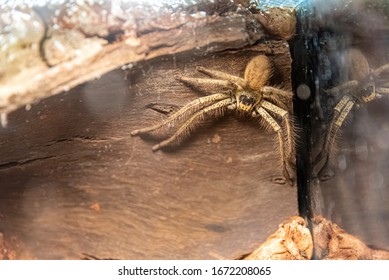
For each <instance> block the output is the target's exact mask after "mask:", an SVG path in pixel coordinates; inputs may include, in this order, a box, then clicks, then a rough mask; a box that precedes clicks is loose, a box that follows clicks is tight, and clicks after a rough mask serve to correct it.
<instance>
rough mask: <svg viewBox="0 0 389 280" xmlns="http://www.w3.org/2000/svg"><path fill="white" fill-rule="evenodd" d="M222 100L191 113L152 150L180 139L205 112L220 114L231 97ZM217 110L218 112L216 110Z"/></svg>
mask: <svg viewBox="0 0 389 280" xmlns="http://www.w3.org/2000/svg"><path fill="white" fill-rule="evenodd" d="M224 98H225V99H224V100H221V101H218V102H216V103H214V104H212V105H209V106H208V107H205V108H203V109H201V110H199V111H198V112H196V113H195V114H194V115H192V116H191V117H190V118H189V119H188V120H187V121H186V122H185V123H184V124H183V125H182V126H181V127H180V128H179V129H178V130H177V131H176V133H174V135H173V136H171V137H170V138H168V139H166V140H164V141H162V142H160V143H159V144H157V145H155V146H154V147H153V148H152V150H153V151H157V150H159V149H160V148H163V147H165V146H168V145H170V144H171V143H173V142H175V141H180V137H181V136H183V135H187V134H188V133H189V131H190V130H191V129H192V128H193V127H194V126H196V124H197V121H198V120H201V119H202V118H203V117H204V116H205V114H207V113H210V112H213V113H215V114H220V115H222V114H223V113H224V112H223V110H222V109H223V108H227V107H228V106H229V105H230V104H231V98H230V97H227V98H226V96H224ZM218 110H219V112H218Z"/></svg>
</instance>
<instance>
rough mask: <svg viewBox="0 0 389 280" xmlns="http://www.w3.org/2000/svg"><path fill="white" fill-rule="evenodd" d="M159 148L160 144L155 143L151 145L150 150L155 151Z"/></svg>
mask: <svg viewBox="0 0 389 280" xmlns="http://www.w3.org/2000/svg"><path fill="white" fill-rule="evenodd" d="M160 148H161V145H160V144H157V145H155V146H153V147H152V148H151V150H152V151H153V152H156V151H158V150H159V149H160Z"/></svg>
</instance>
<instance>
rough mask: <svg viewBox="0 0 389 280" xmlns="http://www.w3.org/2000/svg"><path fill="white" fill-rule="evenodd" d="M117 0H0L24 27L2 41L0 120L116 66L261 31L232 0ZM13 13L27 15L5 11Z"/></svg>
mask: <svg viewBox="0 0 389 280" xmlns="http://www.w3.org/2000/svg"><path fill="white" fill-rule="evenodd" d="M123 2H127V3H121V2H120V1H119V2H114V3H112V1H101V2H99V3H98V4H95V5H92V4H87V3H84V4H80V3H78V2H77V1H69V2H66V3H64V4H52V5H48V6H47V7H30V6H29V5H26V6H23V7H19V6H16V7H8V6H4V14H5V15H4V18H6V19H7V20H8V21H12V20H14V21H17V20H19V21H18V22H17V24H19V25H20V26H23V27H24V28H25V29H26V30H27V31H29V32H24V33H23V32H19V33H17V32H15V34H11V35H10V38H9V42H8V41H7V40H5V42H4V45H5V47H4V48H5V50H6V51H4V52H2V53H0V55H1V56H0V57H1V59H2V61H4V62H3V64H2V65H1V67H0V114H1V119H0V120H1V122H2V125H4V124H6V115H7V113H9V112H12V111H13V110H15V109H17V108H20V107H23V106H26V105H27V106H29V105H30V104H32V103H34V102H38V101H39V100H41V99H43V98H46V97H49V96H52V95H55V94H58V93H60V92H62V91H68V90H70V89H72V88H73V87H75V86H77V85H80V84H82V83H85V82H87V81H90V80H93V79H96V78H99V77H101V76H102V75H103V74H105V73H107V72H109V71H112V70H114V69H116V68H118V67H121V66H122V65H127V64H131V65H133V64H135V63H138V62H140V61H145V60H149V59H153V58H155V57H159V56H164V55H169V54H174V53H180V52H185V51H190V50H193V49H196V50H197V51H199V52H217V51H222V50H226V49H238V48H243V47H245V46H250V45H252V44H255V43H256V42H257V41H259V40H261V39H263V38H264V34H265V33H264V31H263V28H262V26H261V24H259V23H258V22H257V20H256V19H255V18H254V17H253V15H252V14H251V13H250V12H249V11H248V10H247V9H246V7H244V6H242V5H241V4H239V3H238V2H237V3H235V2H233V1H224V0H223V1H218V3H217V4H214V3H212V2H213V1H209V2H207V1H205V2H204V3H202V5H197V6H196V5H195V6H185V7H175V8H172V7H170V8H169V7H168V6H167V4H166V5H165V7H164V8H160V9H158V8H156V7H153V6H152V5H151V4H150V5H149V4H146V3H143V4H141V5H140V4H138V3H137V2H136V1H123ZM15 13H20V14H23V15H24V17H25V18H27V19H28V20H25V21H23V20H20V19H18V18H13V15H14V14H15ZM8 18H9V19H8ZM7 20H5V21H4V22H3V20H1V21H0V27H2V28H5V27H7V25H8V24H9V23H8V22H7ZM31 26H36V28H35V29H33V28H31ZM96 27H98V28H96ZM227 27H228V28H227ZM15 29H16V28H15ZM30 29H32V30H30ZM16 30H18V29H16ZM25 33H28V34H30V35H29V36H26V34H25ZM5 38H6V39H7V38H8V37H5ZM16 58H17V59H16ZM4 65H5V66H6V67H4Z"/></svg>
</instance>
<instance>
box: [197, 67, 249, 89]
mask: <svg viewBox="0 0 389 280" xmlns="http://www.w3.org/2000/svg"><path fill="white" fill-rule="evenodd" d="M196 70H197V71H199V72H202V73H204V74H207V75H208V76H211V77H215V78H217V79H221V80H226V81H229V82H230V83H235V84H237V85H239V86H241V87H246V86H247V81H245V80H244V79H243V78H241V77H238V76H234V75H230V74H227V73H225V72H222V71H217V70H210V69H207V68H204V67H201V66H197V67H196Z"/></svg>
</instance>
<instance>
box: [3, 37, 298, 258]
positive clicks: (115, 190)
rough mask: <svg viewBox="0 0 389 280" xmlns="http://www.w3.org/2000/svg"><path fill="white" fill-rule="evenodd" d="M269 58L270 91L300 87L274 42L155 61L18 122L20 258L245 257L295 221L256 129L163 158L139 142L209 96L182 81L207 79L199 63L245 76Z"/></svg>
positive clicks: (244, 128) (208, 127)
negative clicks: (168, 115) (168, 116)
mask: <svg viewBox="0 0 389 280" xmlns="http://www.w3.org/2000/svg"><path fill="white" fill-rule="evenodd" d="M264 53H266V54H267V55H269V56H270V57H271V59H272V60H273V62H274V64H275V75H274V77H275V78H274V79H272V81H271V82H272V83H273V84H278V85H281V86H283V87H284V88H286V89H288V88H290V56H289V49H288V47H287V45H285V44H284V43H283V42H273V43H271V44H266V45H258V46H256V47H251V48H246V49H242V50H239V51H224V52H221V53H214V54H208V55H204V53H197V52H195V53H186V54H182V55H176V56H165V57H161V58H156V59H153V60H151V61H149V62H142V63H139V64H137V65H136V66H134V67H133V68H132V69H130V70H129V73H127V74H126V73H125V72H123V71H121V70H117V71H113V72H111V73H109V74H107V75H104V76H102V77H101V79H100V80H96V81H93V82H89V83H86V84H83V85H81V86H78V87H76V88H75V89H73V90H70V91H69V92H66V93H62V94H60V95H58V96H54V97H51V98H47V99H45V100H43V101H41V102H40V103H39V104H36V105H34V106H32V108H31V109H30V110H29V111H26V110H24V109H20V110H17V111H15V112H14V113H12V114H10V116H9V125H8V126H7V127H6V128H1V131H0V132H1V133H0V153H1V155H2V157H1V162H0V185H1V188H0V232H2V233H3V234H4V236H5V238H14V239H16V238H17V240H20V243H21V244H23V246H20V247H18V248H17V250H16V251H17V252H16V253H17V258H37V259H77V258H82V257H83V254H88V255H92V256H96V257H98V258H115V259H214V258H235V257H236V256H239V255H242V254H243V253H247V252H250V251H251V250H252V249H253V248H254V247H255V246H256V244H258V242H262V241H263V240H265V239H266V236H268V235H269V234H270V233H271V232H273V231H274V230H275V229H276V228H277V225H278V224H279V222H280V221H282V220H284V219H286V218H287V217H289V216H292V215H296V214H297V200H296V188H291V187H289V186H287V185H278V184H275V183H273V179H274V178H277V177H278V176H281V170H280V166H279V159H278V155H277V153H276V152H275V151H276V150H277V149H276V147H277V142H276V140H275V135H274V134H272V133H270V132H265V131H264V130H263V129H261V128H260V127H259V126H258V124H257V122H256V121H251V120H248V119H245V118H239V117H236V116H235V115H233V114H231V115H228V116H226V117H223V118H220V119H218V120H212V121H206V122H205V124H204V126H201V127H200V128H199V129H198V130H196V132H195V133H193V135H192V136H191V137H190V138H188V139H187V140H185V141H184V143H183V144H182V145H180V146H179V147H176V148H172V149H168V150H165V151H159V152H156V153H153V152H152V151H151V147H152V145H153V144H154V143H156V140H155V139H150V138H145V139H142V138H137V137H135V138H134V137H130V131H131V130H133V129H136V128H140V127H144V126H146V125H149V124H152V123H155V122H157V121H159V120H161V119H162V118H164V117H165V115H164V114H161V112H166V110H170V109H171V110H175V109H176V108H178V107H180V106H182V105H183V104H185V103H187V102H188V101H190V100H193V99H195V98H197V97H198V96H199V95H201V94H202V93H201V92H198V91H195V90H194V89H192V88H189V87H187V86H185V85H184V84H182V83H181V82H179V81H178V80H176V79H175V78H174V75H178V74H179V75H181V74H184V75H187V76H196V75H200V74H199V73H196V72H195V66H196V65H199V66H200V65H201V66H204V67H209V68H212V69H218V70H223V71H226V72H229V73H232V74H236V75H243V71H244V68H245V66H246V63H247V62H248V61H249V59H250V58H252V57H253V56H255V55H256V54H264ZM150 104H151V105H150ZM150 106H151V107H152V108H154V109H150ZM155 108H157V109H158V108H160V110H159V111H158V110H155ZM161 108H162V109H161ZM169 108H170V109H169Z"/></svg>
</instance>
